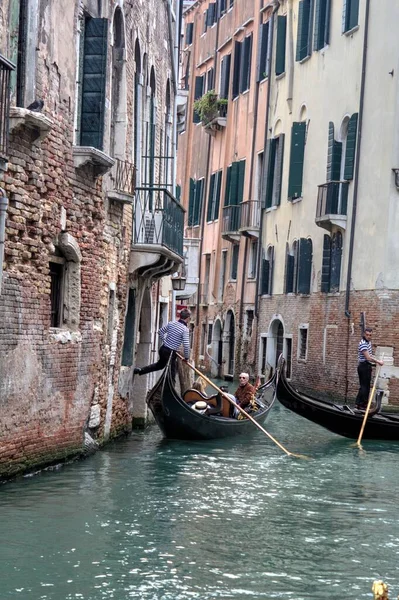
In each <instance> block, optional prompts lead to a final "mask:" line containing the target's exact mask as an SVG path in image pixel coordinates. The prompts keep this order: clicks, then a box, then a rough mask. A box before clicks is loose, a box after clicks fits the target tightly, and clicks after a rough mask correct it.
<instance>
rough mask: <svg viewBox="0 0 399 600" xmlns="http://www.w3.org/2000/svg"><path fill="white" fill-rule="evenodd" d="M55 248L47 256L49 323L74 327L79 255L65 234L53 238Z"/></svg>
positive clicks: (78, 312) (78, 308) (79, 286)
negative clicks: (51, 253) (48, 256)
mask: <svg viewBox="0 0 399 600" xmlns="http://www.w3.org/2000/svg"><path fill="white" fill-rule="evenodd" d="M54 246H55V251H54V253H53V255H52V256H50V258H49V275H50V304H51V315H50V326H51V327H63V328H67V329H70V330H76V329H78V327H79V320H80V301H81V299H80V293H81V284H80V271H81V261H82V255H81V253H80V249H79V246H78V243H77V241H76V240H75V238H73V237H72V236H71V235H70V234H69V233H61V234H59V235H58V236H57V238H56V239H55V243H54Z"/></svg>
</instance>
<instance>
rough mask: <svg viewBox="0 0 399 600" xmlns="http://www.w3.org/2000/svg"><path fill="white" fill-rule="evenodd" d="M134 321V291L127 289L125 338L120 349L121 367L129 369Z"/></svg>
mask: <svg viewBox="0 0 399 600" xmlns="http://www.w3.org/2000/svg"><path fill="white" fill-rule="evenodd" d="M135 321H136V291H135V290H134V289H133V288H129V296H128V301H127V311H126V317H125V330H124V331H125V337H124V340H123V349H122V366H123V367H131V366H132V364H133V354H134V346H135V335H134V328H135Z"/></svg>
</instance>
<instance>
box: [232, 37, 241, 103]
mask: <svg viewBox="0 0 399 600" xmlns="http://www.w3.org/2000/svg"><path fill="white" fill-rule="evenodd" d="M241 47H242V42H235V44H234V68H233V89H232V95H233V98H237V96H238V94H239V93H240V65H241Z"/></svg>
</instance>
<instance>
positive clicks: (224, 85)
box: [220, 54, 231, 99]
mask: <svg viewBox="0 0 399 600" xmlns="http://www.w3.org/2000/svg"><path fill="white" fill-rule="evenodd" d="M230 65H231V54H227V55H226V56H225V57H224V58H223V60H222V67H221V76H220V97H221V98H225V99H227V98H228V97H229V87H230Z"/></svg>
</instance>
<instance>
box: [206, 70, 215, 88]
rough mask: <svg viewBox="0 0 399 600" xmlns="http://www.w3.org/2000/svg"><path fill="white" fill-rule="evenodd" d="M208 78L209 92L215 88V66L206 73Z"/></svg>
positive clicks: (207, 86)
mask: <svg viewBox="0 0 399 600" xmlns="http://www.w3.org/2000/svg"><path fill="white" fill-rule="evenodd" d="M206 79H207V83H206V89H207V91H208V92H209V91H210V90H213V81H214V69H213V67H212V68H211V69H209V71H208V73H207V74H206Z"/></svg>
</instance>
